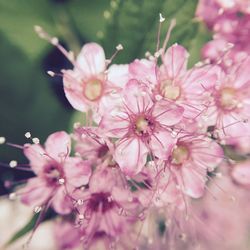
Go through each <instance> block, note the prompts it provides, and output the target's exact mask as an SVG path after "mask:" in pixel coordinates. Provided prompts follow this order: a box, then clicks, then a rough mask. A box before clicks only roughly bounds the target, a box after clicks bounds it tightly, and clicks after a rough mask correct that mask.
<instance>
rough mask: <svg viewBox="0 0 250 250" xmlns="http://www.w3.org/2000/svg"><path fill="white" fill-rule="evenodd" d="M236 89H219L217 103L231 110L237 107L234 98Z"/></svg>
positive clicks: (236, 101)
mask: <svg viewBox="0 0 250 250" xmlns="http://www.w3.org/2000/svg"><path fill="white" fill-rule="evenodd" d="M236 94H237V93H236V90H235V89H234V88H231V87H226V88H223V89H222V90H221V91H220V95H219V103H220V105H221V107H222V108H223V109H225V110H233V109H235V108H237V105H238V100H237V99H236V98H237V96H236Z"/></svg>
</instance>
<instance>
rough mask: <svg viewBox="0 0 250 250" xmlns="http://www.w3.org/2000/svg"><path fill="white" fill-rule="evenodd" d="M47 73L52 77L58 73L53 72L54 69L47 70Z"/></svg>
mask: <svg viewBox="0 0 250 250" xmlns="http://www.w3.org/2000/svg"><path fill="white" fill-rule="evenodd" d="M47 74H48V75H49V76H51V77H54V76H55V75H56V74H55V73H54V72H53V71H51V70H48V71H47Z"/></svg>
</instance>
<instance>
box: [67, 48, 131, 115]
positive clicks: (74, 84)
mask: <svg viewBox="0 0 250 250" xmlns="http://www.w3.org/2000/svg"><path fill="white" fill-rule="evenodd" d="M107 65H108V64H107V62H106V59H105V54H104V51H103V48H102V47H101V46H100V45H98V44H96V43H88V44H85V45H84V46H83V48H82V50H81V52H80V54H79V55H78V57H77V60H76V62H75V63H74V69H73V70H64V71H63V82H64V91H65V94H66V97H67V98H68V100H69V102H70V103H71V105H72V106H73V107H74V108H75V109H77V110H79V111H83V112H86V111H88V110H89V109H95V110H96V109H98V108H99V106H100V105H101V106H102V104H103V102H104V104H103V105H105V102H106V98H108V97H110V96H109V95H110V94H111V93H112V92H115V91H119V90H120V89H121V88H122V87H123V85H124V84H125V83H126V82H127V66H126V65H119V66H118V65H113V66H111V67H110V68H109V69H108V68H107Z"/></svg>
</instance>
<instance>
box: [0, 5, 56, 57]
mask: <svg viewBox="0 0 250 250" xmlns="http://www.w3.org/2000/svg"><path fill="white" fill-rule="evenodd" d="M34 25H40V26H42V27H44V28H45V29H46V30H47V31H48V32H50V33H51V34H54V35H56V34H57V32H56V29H55V25H54V19H53V8H52V6H51V4H50V1H48V0H43V1H33V0H11V1H6V0H0V32H2V33H4V35H5V36H6V37H7V38H8V40H10V41H11V42H12V43H13V44H15V45H16V46H17V47H19V48H20V49H21V50H22V51H23V52H24V53H25V54H26V56H28V57H29V58H30V59H36V58H38V57H39V56H41V55H42V53H43V52H44V51H45V49H46V47H47V46H48V44H47V43H45V42H44V41H42V40H41V39H40V38H38V36H37V34H36V33H35V32H34V28H33V27H34Z"/></svg>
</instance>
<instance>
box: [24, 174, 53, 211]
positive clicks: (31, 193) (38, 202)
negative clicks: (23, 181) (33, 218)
mask: <svg viewBox="0 0 250 250" xmlns="http://www.w3.org/2000/svg"><path fill="white" fill-rule="evenodd" d="M20 193H21V201H22V202H23V203H24V204H26V205H29V206H32V207H35V206H42V205H45V203H47V202H48V201H49V198H50V196H51V195H52V193H53V189H52V188H50V187H48V186H47V183H46V181H45V180H43V179H41V178H32V179H30V180H28V183H27V185H26V186H25V187H24V188H23V189H21V190H20Z"/></svg>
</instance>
